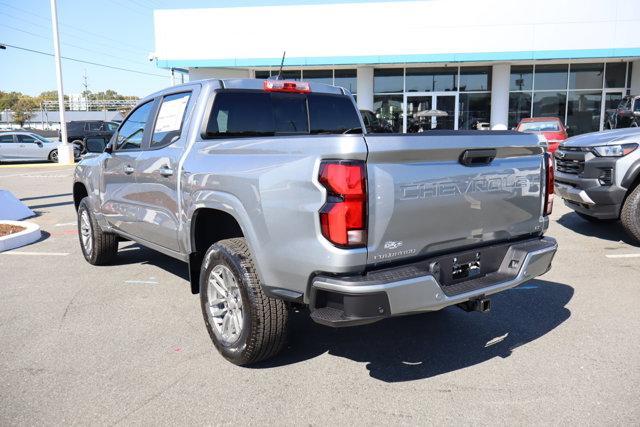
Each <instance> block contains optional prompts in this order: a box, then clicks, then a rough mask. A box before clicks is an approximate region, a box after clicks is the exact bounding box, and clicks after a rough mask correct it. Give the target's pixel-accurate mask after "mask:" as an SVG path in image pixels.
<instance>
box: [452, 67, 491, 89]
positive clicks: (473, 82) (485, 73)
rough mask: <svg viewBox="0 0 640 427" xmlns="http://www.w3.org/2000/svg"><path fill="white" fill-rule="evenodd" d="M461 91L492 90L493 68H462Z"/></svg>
mask: <svg viewBox="0 0 640 427" xmlns="http://www.w3.org/2000/svg"><path fill="white" fill-rule="evenodd" d="M460 90H461V91H472V90H491V67H461V68H460Z"/></svg>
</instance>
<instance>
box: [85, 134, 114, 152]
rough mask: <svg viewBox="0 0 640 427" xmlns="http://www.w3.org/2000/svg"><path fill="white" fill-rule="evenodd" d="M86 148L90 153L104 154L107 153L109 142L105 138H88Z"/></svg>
mask: <svg viewBox="0 0 640 427" xmlns="http://www.w3.org/2000/svg"><path fill="white" fill-rule="evenodd" d="M85 147H86V148H87V152H89V153H102V152H107V148H109V147H110V146H108V145H107V141H106V140H105V139H104V138H87V139H86V140H85ZM108 152H111V151H108Z"/></svg>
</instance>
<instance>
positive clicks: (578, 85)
mask: <svg viewBox="0 0 640 427" xmlns="http://www.w3.org/2000/svg"><path fill="white" fill-rule="evenodd" d="M603 65H604V64H571V68H570V72H569V89H600V88H602V75H603V72H604V67H603Z"/></svg>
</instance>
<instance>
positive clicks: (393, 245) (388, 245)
mask: <svg viewBox="0 0 640 427" xmlns="http://www.w3.org/2000/svg"><path fill="white" fill-rule="evenodd" d="M400 246H402V240H400V241H398V242H394V241H393V240H390V241H388V242H385V243H384V248H385V249H398V248H399V247H400Z"/></svg>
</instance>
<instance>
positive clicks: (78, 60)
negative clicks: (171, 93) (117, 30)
mask: <svg viewBox="0 0 640 427" xmlns="http://www.w3.org/2000/svg"><path fill="white" fill-rule="evenodd" d="M0 44H2V45H4V46H7V47H12V48H14V49H19V50H24V51H27V52H33V53H37V54H40V55H45V56H53V53H48V52H42V51H41V50H35V49H29V48H26V47H20V46H15V45H11V44H8V43H4V42H2V43H0ZM60 57H61V58H62V59H66V60H68V61H74V62H80V63H82V64H89V65H95V66H98V67H104V68H111V69H112V70H120V71H128V72H130V73H137V74H144V75H147V76H154V77H162V78H167V77H168V76H163V75H162V74H153V73H147V72H145V71H138V70H132V69H130V68H122V67H116V66H113V65H107V64H100V63H98V62H91V61H85V60H83V59H77V58H70V57H68V56H60Z"/></svg>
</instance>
